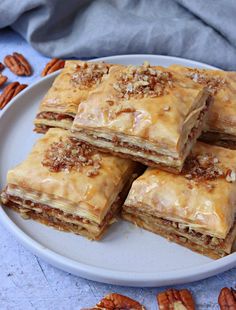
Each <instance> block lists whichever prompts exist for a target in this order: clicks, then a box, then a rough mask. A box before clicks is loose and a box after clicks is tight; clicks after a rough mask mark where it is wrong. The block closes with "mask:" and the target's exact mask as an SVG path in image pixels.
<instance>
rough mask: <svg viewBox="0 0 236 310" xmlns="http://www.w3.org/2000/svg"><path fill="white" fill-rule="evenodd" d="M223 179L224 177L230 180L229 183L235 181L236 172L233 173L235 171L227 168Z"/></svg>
mask: <svg viewBox="0 0 236 310" xmlns="http://www.w3.org/2000/svg"><path fill="white" fill-rule="evenodd" d="M225 179H226V181H227V182H230V183H232V182H235V181H236V173H235V171H234V170H231V169H228V170H227V171H226V178H225Z"/></svg>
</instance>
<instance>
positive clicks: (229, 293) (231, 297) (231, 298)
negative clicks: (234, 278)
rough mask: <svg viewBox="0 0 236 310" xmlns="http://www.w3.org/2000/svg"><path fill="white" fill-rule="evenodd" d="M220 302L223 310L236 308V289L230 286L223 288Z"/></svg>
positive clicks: (234, 309)
mask: <svg viewBox="0 0 236 310" xmlns="http://www.w3.org/2000/svg"><path fill="white" fill-rule="evenodd" d="M218 303H219V305H220V309H221V310H236V290H235V289H233V288H231V289H229V288H228V287H224V288H222V290H221V291H220V295H219V297H218Z"/></svg>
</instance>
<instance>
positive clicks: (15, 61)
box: [4, 52, 32, 76]
mask: <svg viewBox="0 0 236 310" xmlns="http://www.w3.org/2000/svg"><path fill="white" fill-rule="evenodd" d="M4 63H5V65H6V66H7V67H8V68H9V69H10V70H11V71H12V72H13V73H14V74H16V75H19V76H22V75H26V76H29V75H31V74H32V69H31V66H30V64H29V62H28V61H27V60H26V59H25V57H24V56H23V55H22V54H19V53H16V52H15V53H13V54H12V55H7V56H6V57H5V58H4Z"/></svg>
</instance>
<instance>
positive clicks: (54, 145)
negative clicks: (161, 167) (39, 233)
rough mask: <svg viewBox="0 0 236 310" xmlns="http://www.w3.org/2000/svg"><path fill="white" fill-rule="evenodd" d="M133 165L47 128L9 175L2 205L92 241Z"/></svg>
mask: <svg viewBox="0 0 236 310" xmlns="http://www.w3.org/2000/svg"><path fill="white" fill-rule="evenodd" d="M136 169H137V170H138V169H139V168H138V165H137V164H136V163H134V162H132V161H131V160H128V159H121V158H116V157H114V156H112V155H107V154H99V153H98V152H97V151H94V150H92V149H91V148H89V147H88V146H86V145H84V144H82V143H80V142H78V141H74V140H73V139H71V138H70V137H69V136H68V131H67V130H63V129H59V128H51V129H49V130H48V132H47V133H46V135H44V136H43V137H42V138H41V139H39V140H38V141H37V142H36V144H35V146H34V147H33V149H32V151H31V153H30V154H29V156H28V157H27V159H26V160H24V161H23V162H22V163H21V164H19V165H18V166H17V167H15V168H13V169H12V170H9V172H8V174H7V186H6V188H5V190H3V192H2V194H1V200H2V203H3V204H4V205H5V206H6V207H9V208H12V209H14V210H16V211H18V212H19V213H20V214H21V215H22V216H23V217H24V218H30V219H34V220H37V221H39V222H41V223H43V224H46V225H49V226H53V227H55V228H57V229H59V230H64V231H70V232H74V233H76V234H80V235H83V236H85V237H87V238H89V239H94V240H98V239H100V238H101V236H102V235H103V233H104V232H105V230H106V229H107V228H108V226H109V225H111V224H112V223H113V222H114V221H115V219H116V216H117V215H118V213H119V211H120V208H121V206H122V203H123V202H124V199H125V197H126V195H127V193H128V190H129V187H130V185H131V183H132V180H133V179H134V178H135V176H137V170H136Z"/></svg>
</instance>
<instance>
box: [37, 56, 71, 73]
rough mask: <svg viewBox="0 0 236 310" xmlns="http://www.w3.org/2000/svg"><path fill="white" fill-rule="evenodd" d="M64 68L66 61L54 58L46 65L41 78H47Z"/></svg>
mask: <svg viewBox="0 0 236 310" xmlns="http://www.w3.org/2000/svg"><path fill="white" fill-rule="evenodd" d="M64 66H65V60H63V59H58V58H53V59H52V60H50V61H49V62H48V63H47V64H46V66H45V68H44V69H43V71H42V73H41V76H46V75H48V74H50V73H52V72H55V71H57V70H59V69H62V68H64Z"/></svg>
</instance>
